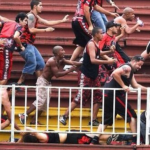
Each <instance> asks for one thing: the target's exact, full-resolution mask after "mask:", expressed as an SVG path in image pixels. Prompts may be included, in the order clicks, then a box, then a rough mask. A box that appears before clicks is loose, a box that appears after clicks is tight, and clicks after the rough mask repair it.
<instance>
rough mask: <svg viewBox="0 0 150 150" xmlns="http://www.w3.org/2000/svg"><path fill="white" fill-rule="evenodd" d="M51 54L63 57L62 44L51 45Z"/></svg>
mask: <svg viewBox="0 0 150 150" xmlns="http://www.w3.org/2000/svg"><path fill="white" fill-rule="evenodd" d="M53 54H54V56H58V57H60V58H63V57H64V54H65V50H64V49H63V47H62V46H59V45H57V46H54V47H53Z"/></svg>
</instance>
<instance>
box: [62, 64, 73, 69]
mask: <svg viewBox="0 0 150 150" xmlns="http://www.w3.org/2000/svg"><path fill="white" fill-rule="evenodd" d="M71 67H72V65H65V66H64V68H63V70H68V69H70V68H71Z"/></svg>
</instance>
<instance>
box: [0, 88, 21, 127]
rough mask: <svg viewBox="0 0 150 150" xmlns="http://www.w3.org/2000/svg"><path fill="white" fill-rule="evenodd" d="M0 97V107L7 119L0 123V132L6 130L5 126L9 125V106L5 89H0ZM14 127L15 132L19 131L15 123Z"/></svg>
mask: <svg viewBox="0 0 150 150" xmlns="http://www.w3.org/2000/svg"><path fill="white" fill-rule="evenodd" d="M0 96H1V99H0V100H1V105H2V106H3V111H6V114H7V118H8V119H7V120H6V121H4V122H2V123H0V130H2V129H4V128H6V127H7V126H9V125H10V123H11V104H10V101H9V97H8V92H7V91H6V89H5V88H1V89H0ZM3 111H2V113H3ZM1 116H2V115H1ZM1 116H0V117H1ZM14 127H15V128H16V129H17V130H20V128H19V126H18V125H17V124H16V123H15V125H14Z"/></svg>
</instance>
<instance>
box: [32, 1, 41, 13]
mask: <svg viewBox="0 0 150 150" xmlns="http://www.w3.org/2000/svg"><path fill="white" fill-rule="evenodd" d="M30 6H31V10H36V11H37V13H41V12H42V8H43V6H42V2H41V1H40V0H31V2H30Z"/></svg>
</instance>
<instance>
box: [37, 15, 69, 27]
mask: <svg viewBox="0 0 150 150" xmlns="http://www.w3.org/2000/svg"><path fill="white" fill-rule="evenodd" d="M37 17H38V22H39V23H40V24H43V25H45V26H53V25H57V24H60V23H64V22H67V21H69V18H68V17H69V15H66V16H64V18H63V19H61V20H54V21H53V20H51V21H49V20H46V19H43V18H41V17H40V16H37Z"/></svg>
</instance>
